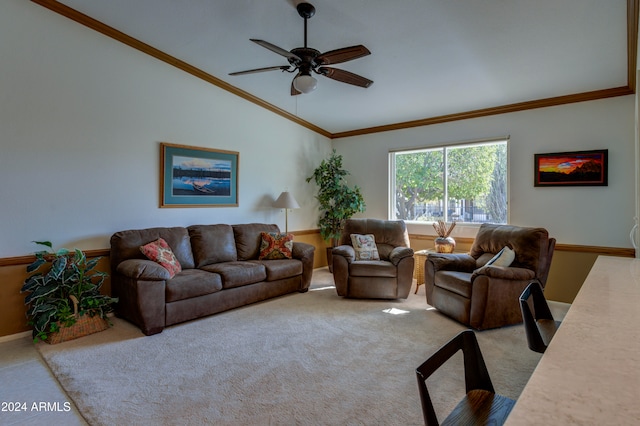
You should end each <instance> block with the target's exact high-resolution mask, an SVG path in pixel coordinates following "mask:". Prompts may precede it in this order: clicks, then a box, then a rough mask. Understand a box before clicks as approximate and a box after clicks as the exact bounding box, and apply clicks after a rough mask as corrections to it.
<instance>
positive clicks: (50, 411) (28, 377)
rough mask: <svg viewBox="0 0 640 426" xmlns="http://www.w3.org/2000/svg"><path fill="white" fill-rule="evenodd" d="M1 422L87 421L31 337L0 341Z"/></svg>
mask: <svg viewBox="0 0 640 426" xmlns="http://www.w3.org/2000/svg"><path fill="white" fill-rule="evenodd" d="M0 404H1V406H0V425H3V426H6V425H43V426H50V425H53V424H65V425H86V424H87V423H86V422H85V421H84V420H83V419H82V417H81V416H80V414H79V413H78V410H77V409H76V407H75V406H74V405H73V402H72V401H71V399H69V397H68V396H67V395H66V394H65V393H64V391H63V390H62V388H61V387H60V385H59V384H58V382H57V381H56V379H55V378H54V377H53V375H52V374H51V372H50V371H49V368H48V367H47V365H46V364H45V362H44V361H43V360H42V358H41V357H40V354H39V353H38V351H37V350H36V348H35V346H34V344H33V341H32V340H31V337H30V336H28V337H21V338H19V339H16V340H11V341H8V342H4V343H0Z"/></svg>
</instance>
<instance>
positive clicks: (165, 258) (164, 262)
mask: <svg viewBox="0 0 640 426" xmlns="http://www.w3.org/2000/svg"><path fill="white" fill-rule="evenodd" d="M140 251H141V252H142V254H144V255H145V256H147V258H149V260H153V261H154V262H156V263H157V264H159V265H160V266H162V267H163V268H164V269H166V270H167V271H169V278H173V277H174V275H175V274H177V273H178V272H180V271H182V267H181V266H180V262H178V259H176V256H175V255H174V254H173V252H172V251H171V247H169V244H167V242H166V241H165V240H163V239H162V238H158V239H157V240H155V241H152V242H150V243H147V244H145V245H143V246H140Z"/></svg>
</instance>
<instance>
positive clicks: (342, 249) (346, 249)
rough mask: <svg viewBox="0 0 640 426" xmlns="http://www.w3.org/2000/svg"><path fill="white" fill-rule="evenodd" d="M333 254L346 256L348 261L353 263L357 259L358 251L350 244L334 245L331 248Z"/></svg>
mask: <svg viewBox="0 0 640 426" xmlns="http://www.w3.org/2000/svg"><path fill="white" fill-rule="evenodd" d="M331 254H332V255H333V256H342V257H344V258H345V259H346V260H347V263H351V262H353V261H355V260H356V251H355V250H354V249H353V247H352V246H349V245H344V246H338V247H334V248H333V250H331Z"/></svg>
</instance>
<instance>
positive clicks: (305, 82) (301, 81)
mask: <svg viewBox="0 0 640 426" xmlns="http://www.w3.org/2000/svg"><path fill="white" fill-rule="evenodd" d="M293 87H294V88H295V89H296V90H297V91H298V92H302V93H311V92H313V91H314V90H316V87H318V80H316V79H315V78H313V77H312V76H310V75H309V74H300V75H299V76H297V77H296V78H294V79H293Z"/></svg>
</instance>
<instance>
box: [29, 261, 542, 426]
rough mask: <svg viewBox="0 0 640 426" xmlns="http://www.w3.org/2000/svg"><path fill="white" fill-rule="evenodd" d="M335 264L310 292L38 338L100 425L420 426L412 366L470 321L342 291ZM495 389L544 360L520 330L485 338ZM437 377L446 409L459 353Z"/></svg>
mask: <svg viewBox="0 0 640 426" xmlns="http://www.w3.org/2000/svg"><path fill="white" fill-rule="evenodd" d="M332 285H333V281H332V278H331V275H330V274H329V273H328V271H327V270H326V269H319V270H316V271H315V272H314V281H313V288H312V290H311V291H309V292H308V293H304V294H300V293H296V294H291V295H288V296H283V297H280V298H277V299H272V300H269V301H265V302H262V303H258V304H254V305H251V306H247V307H243V308H240V309H236V310H232V311H228V312H225V313H221V314H218V315H214V316H211V317H208V318H203V319H199V320H196V321H191V322H188V323H185V324H181V325H177V326H173V327H169V328H167V329H165V330H164V331H163V332H162V333H161V334H158V335H155V336H149V337H145V336H144V335H143V334H142V333H141V332H140V331H139V330H138V329H137V328H135V327H134V326H132V325H131V324H129V323H127V322H125V321H122V320H120V319H117V318H115V319H114V323H115V326H114V327H113V328H111V329H109V330H107V331H104V332H101V333H97V334H94V335H91V336H87V337H84V338H81V339H78V340H74V341H70V342H66V343H61V344H58V345H53V346H50V345H47V344H38V350H39V351H40V353H41V354H42V356H43V358H44V359H45V360H46V362H47V363H48V365H49V366H50V368H51V370H52V371H53V373H54V375H55V376H56V378H57V379H58V380H59V381H60V383H61V385H62V386H63V388H64V389H65V390H66V392H67V393H68V394H69V396H70V398H72V399H73V401H74V402H75V404H76V405H77V407H78V409H79V411H80V412H81V413H82V415H83V416H84V417H85V419H86V420H87V422H88V423H89V424H91V425H114V424H131V425H160V424H166V425H169V424H180V425H202V424H216V425H240V424H241V425H419V424H422V411H421V406H420V402H419V398H418V388H417V382H416V377H415V369H416V367H417V366H418V365H420V364H421V363H422V362H423V361H424V360H425V359H426V358H427V357H428V356H429V355H430V354H431V353H432V352H433V351H435V350H436V349H437V348H438V347H440V346H441V345H442V344H444V343H445V342H446V341H448V340H449V339H450V338H451V337H453V336H454V335H455V334H457V333H458V332H460V331H461V330H463V329H464V328H465V327H464V326H462V325H460V324H458V323H456V322H454V321H452V320H450V319H448V318H447V317H445V316H443V315H441V314H440V313H438V311H436V310H434V309H431V308H430V307H429V306H428V305H427V304H426V300H425V297H424V287H421V288H420V291H419V293H418V294H417V295H414V294H413V290H412V292H411V295H410V297H409V298H408V299H407V300H406V301H375V300H350V299H344V298H341V297H338V296H337V295H336V292H335V289H334V288H333V287H331V286H332ZM477 336H478V338H479V342H480V347H481V349H482V351H483V354H484V357H485V361H486V363H487V367H488V369H489V373H490V374H491V378H492V380H493V384H494V387H495V388H496V391H497V392H498V393H501V394H503V395H506V396H509V397H511V398H517V396H518V395H519V394H520V392H521V391H522V388H523V387H524V385H525V384H526V382H527V380H528V378H529V376H530V375H531V373H532V371H533V369H534V368H535V366H536V364H537V362H538V361H539V359H540V355H539V354H536V353H533V352H531V351H530V350H529V349H528V348H527V344H526V338H525V334H524V330H523V328H522V326H512V327H505V328H501V329H497V330H488V331H483V332H479V333H477ZM452 361H453V362H450V363H449V364H447V365H445V367H443V368H442V369H441V370H439V371H438V372H437V373H436V374H435V375H434V376H433V377H432V378H431V379H429V382H428V384H429V386H430V392H431V395H432V399H433V401H434V406H435V408H436V410H437V412H438V413H439V414H441V415H445V414H446V413H447V412H448V411H450V410H451V409H452V408H453V407H454V406H455V404H456V402H457V401H458V400H459V398H460V397H461V396H462V395H463V394H464V384H463V383H464V379H463V377H462V357H461V355H460V354H458V355H457V356H456V357H455V358H454V359H453V360H452Z"/></svg>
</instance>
